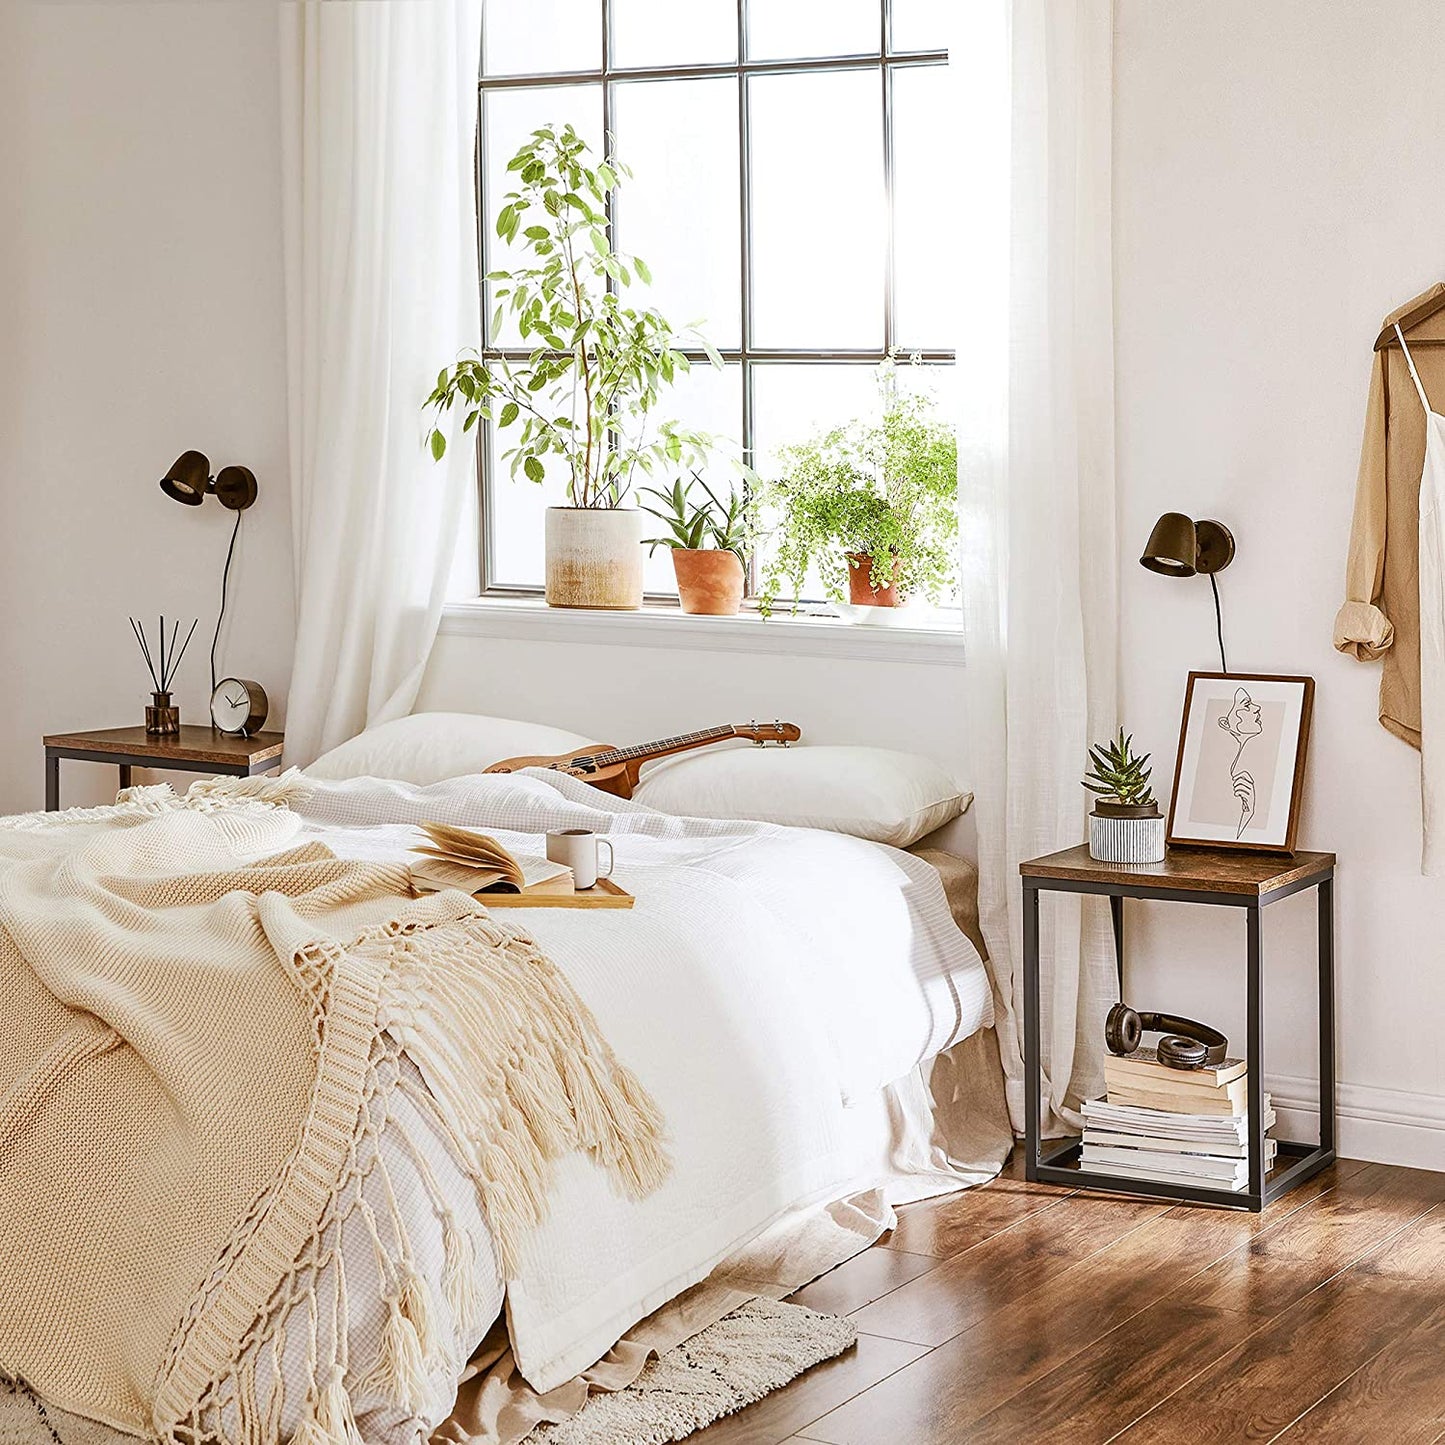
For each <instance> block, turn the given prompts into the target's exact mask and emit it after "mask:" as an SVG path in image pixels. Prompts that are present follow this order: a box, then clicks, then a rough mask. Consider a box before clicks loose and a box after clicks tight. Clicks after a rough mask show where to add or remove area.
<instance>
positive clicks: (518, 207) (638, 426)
mask: <svg viewBox="0 0 1445 1445" xmlns="http://www.w3.org/2000/svg"><path fill="white" fill-rule="evenodd" d="M507 169H508V171H509V172H510V173H512V174H513V175H515V176H516V177H517V189H516V190H513V191H509V192H508V193H507V195H506V196H505V197H504V199H503V204H502V207H501V210H500V211H499V212H498V213H497V223H496V226H497V235H498V236H499V237H500V238H501V239H502V240H503V241H505V242H507V243H508V244H515V245H517V246H518V247H519V248H520V249H521V250H522V251H523V252H524V253H526V256H527V259H526V261H525V262H524V263H522V264H519V265H518V266H516V267H515V268H514V269H512V270H507V271H492V272H490V273H489V274H488V276H487V280H488V282H489V283H491V284H492V287H493V290H492V296H493V299H494V300H495V302H496V309H495V312H494V313H493V316H492V318H491V325H490V327H489V329H488V334H489V337H490V343H489V345H488V346H487V347H486V348H485V349H484V350H483V351H482V352H481V353H479V354H474V355H471V356H465V357H463V358H462V359H461V360H459V361H458V362H456V364H455V365H453V366H451V367H445V368H443V369H442V371H441V373H440V375H439V376H438V377H437V384H436V386H435V387H434V388H433V390H432V393H431V395H430V396H428V397H427V399H426V405H427V406H429V407H431V408H432V409H433V417H432V426H431V429H430V431H429V432H428V443H429V445H430V447H431V451H432V455H433V456H434V457H435V458H437V459H438V460H440V459H441V457H442V456H443V455H444V454H445V452H446V445H447V441H446V437H445V435H444V434H443V432H442V429H441V428H442V422H443V421H444V419H445V418H444V413H447V412H450V411H451V409H452V407H453V406H454V405H455V404H456V403H458V402H460V403H461V404H462V407H463V410H464V411H465V417H464V420H463V423H462V430H463V432H464V433H466V432H470V431H471V430H472V429H473V428H474V427H475V426H476V424H477V422H478V420H479V419H481V418H484V417H485V418H487V419H488V420H490V421H492V422H495V424H496V425H497V426H498V427H499V428H501V430H503V431H504V432H508V433H509V434H510V435H512V436H514V437H515V441H514V442H513V444H512V445H511V447H510V448H509V449H508V450H506V451H504V452H503V453H502V460H503V461H505V462H507V463H508V465H509V466H510V469H511V475H512V477H513V478H514V479H515V478H516V477H517V475H518V473H520V474H521V475H522V476H524V477H525V478H527V479H528V480H529V481H532V482H538V483H540V482H542V481H543V480H544V479H545V477H546V462H547V460H548V459H549V458H557V459H560V461H561V464H562V465H563V467H565V469H566V474H567V502H568V505H567V506H565V507H549V508H548V509H547V518H546V549H547V601H548V603H549V604H550V605H551V606H553V607H600V608H636V607H640V606H641V605H642V549H641V546H640V543H641V540H642V529H641V520H642V516H641V513H640V512H639V511H638V510H637V509H636V508H634V507H627V506H624V502H625V501H626V499H627V496H628V493H629V491H630V490H631V488H632V485H633V482H634V480H635V479H636V476H637V473H638V472H639V470H640V471H641V472H642V473H643V474H644V475H647V474H650V473H651V472H652V471H653V470H654V469H655V468H656V469H661V468H662V467H676V466H679V465H682V466H687V465H691V464H696V463H700V462H702V461H703V460H704V459H705V457H706V455H707V453H708V450H709V445H710V438H708V437H707V436H705V435H703V434H702V433H699V432H693V431H688V430H686V429H684V428H682V427H680V426H677V425H676V424H675V423H673V422H670V421H661V422H659V421H657V420H656V418H655V417H654V415H653V414H654V412H655V411H656V408H657V405H658V402H659V400H660V398H661V396H662V393H663V391H664V390H665V389H666V388H668V387H670V386H671V385H672V384H673V382H674V381H675V380H676V378H677V377H678V376H679V375H681V374H682V373H683V372H685V371H687V370H688V369H689V366H690V363H689V361H688V358H687V356H686V355H685V353H684V347H688V348H694V349H699V350H702V351H703V352H705V353H706V355H707V356H708V357H709V359H710V360H711V361H712V363H713V364H714V365H715V366H721V365H722V359H721V358H720V357H719V356H718V354H717V352H716V351H715V350H714V349H713V347H712V346H711V345H710V344H709V343H708V342H707V341H706V340H704V339H703V338H702V337H701V336H698V335H696V334H695V333H693V332H683V331H679V330H677V329H676V328H674V327H673V326H672V324H671V323H670V322H669V321H668V320H667V319H666V318H665V317H664V316H662V314H661V313H660V312H658V311H655V310H652V309H651V308H648V307H642V306H634V305H632V304H630V303H629V302H628V301H627V299H626V297H627V294H628V292H629V291H630V290H631V288H632V287H633V286H634V284H636V283H637V282H641V283H643V284H648V283H650V282H651V279H652V278H651V275H650V274H649V272H648V269H647V265H646V263H645V262H644V261H643V260H642V259H641V258H640V257H637V256H627V255H624V254H622V253H621V252H618V251H616V250H614V249H613V246H612V240H611V234H610V229H609V223H608V219H607V205H608V199H609V196H610V194H611V193H612V192H613V191H614V190H615V189H616V188H617V186H618V184H619V180H620V179H621V178H622V177H624V176H626V175H627V174H629V173H628V171H627V169H626V168H625V167H624V166H622V165H620V164H619V163H618V162H617V160H616V159H615V158H613V157H611V156H609V157H607V158H606V159H604V160H601V161H598V160H596V159H595V158H594V157H593V155H592V153H591V151H590V150H589V148H588V146H587V144H586V143H585V142H584V141H583V140H582V139H581V137H579V136H578V134H577V132H576V131H575V130H574V129H573V128H572V127H571V126H570V125H569V126H564V127H562V129H561V130H560V131H559V130H558V129H556V128H555V127H553V126H543V127H542V128H541V129H540V130H536V131H534V132H533V133H532V136H531V138H530V139H529V140H528V141H527V143H526V144H525V145H524V146H523V147H522V148H521V149H520V150H519V151H518V152H517V154H516V155H515V156H513V157H512V159H511V161H510V162H509V163H508V165H507ZM508 313H510V315H511V316H512V318H513V319H514V321H515V323H516V327H517V331H518V333H519V334H520V336H521V338H522V343H523V345H526V346H529V347H531V348H532V349H531V351H530V353H529V355H528V356H527V359H526V360H525V361H510V360H508V359H507V357H506V356H505V355H504V354H503V351H502V350H501V348H500V347H499V346H498V338H499V336H500V333H501V329H502V322H503V318H504V316H506V315H507V314H508ZM513 428H515V429H516V430H515V431H513V430H512V429H513Z"/></svg>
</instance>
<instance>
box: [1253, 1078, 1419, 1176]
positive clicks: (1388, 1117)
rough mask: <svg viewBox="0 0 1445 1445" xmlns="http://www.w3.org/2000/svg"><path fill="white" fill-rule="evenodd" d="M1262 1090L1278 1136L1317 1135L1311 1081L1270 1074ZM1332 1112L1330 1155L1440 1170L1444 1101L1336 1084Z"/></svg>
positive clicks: (1317, 1096) (1316, 1108) (1315, 1100)
mask: <svg viewBox="0 0 1445 1445" xmlns="http://www.w3.org/2000/svg"><path fill="white" fill-rule="evenodd" d="M1265 1087H1266V1088H1267V1089H1268V1090H1269V1092H1270V1093H1271V1094H1273V1095H1274V1107H1275V1112H1276V1113H1277V1114H1278V1115H1279V1122H1278V1124H1277V1125H1276V1127H1275V1133H1277V1134H1278V1135H1279V1137H1280V1138H1282V1139H1304V1140H1309V1139H1315V1138H1318V1137H1319V1132H1318V1131H1319V1100H1320V1091H1319V1085H1318V1084H1316V1083H1315V1081H1314V1080H1313V1079H1295V1078H1289V1077H1288V1076H1284V1075H1276V1076H1271V1077H1270V1078H1268V1080H1267V1081H1266V1084H1265ZM1335 1111H1336V1118H1337V1120H1338V1123H1337V1133H1338V1138H1337V1140H1336V1142H1335V1152H1336V1153H1337V1154H1339V1155H1340V1156H1341V1157H1342V1158H1345V1159H1368V1160H1370V1161H1371V1162H1373V1163H1378V1164H1404V1165H1408V1166H1410V1167H1411V1168H1415V1169H1439V1170H1445V1097H1442V1096H1440V1095H1438V1094H1410V1093H1405V1092H1403V1091H1402V1090H1398V1089H1377V1088H1374V1087H1371V1086H1370V1085H1366V1084H1338V1085H1336V1088H1335Z"/></svg>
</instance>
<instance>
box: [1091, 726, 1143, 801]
mask: <svg viewBox="0 0 1445 1445" xmlns="http://www.w3.org/2000/svg"><path fill="white" fill-rule="evenodd" d="M1133 748H1134V738H1133V735H1132V734H1130V735H1129V736H1127V737H1126V736H1125V735H1124V729H1123V728H1120V729H1119V736H1118V737H1117V738H1115V739H1114V740H1113V741H1112V742H1107V743H1095V744H1094V745H1093V746H1092V747H1091V748H1090V749H1089V762H1090V764H1091V769H1090V771H1089V773H1088V774H1086V775H1085V777H1084V780H1083V783H1084V786H1085V787H1086V788H1088V789H1089V791H1090V792H1091V793H1098V794H1101V795H1102V796H1104V797H1109V798H1114V799H1116V800H1117V801H1118V802H1120V803H1128V804H1131V805H1138V806H1144V807H1147V806H1148V805H1150V804H1152V803H1153V802H1154V791H1153V789H1152V788H1151V787H1150V786H1149V778H1150V774H1151V769H1150V768H1149V765H1148V764H1149V758H1150V756H1151V755H1150V754H1149V753H1145V754H1144V756H1143V757H1142V758H1141V757H1136V756H1135V755H1134V751H1133Z"/></svg>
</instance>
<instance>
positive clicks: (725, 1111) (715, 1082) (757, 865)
mask: <svg viewBox="0 0 1445 1445" xmlns="http://www.w3.org/2000/svg"><path fill="white" fill-rule="evenodd" d="M293 806H294V807H295V809H296V811H297V812H298V813H300V814H301V816H302V818H303V821H304V827H305V830H306V832H307V833H309V834H311V835H312V836H315V837H319V838H321V839H322V840H324V841H325V842H326V843H327V844H328V845H329V846H330V847H331V848H332V849H333V850H335V851H336V852H337V853H338V854H341V855H343V856H349V857H365V858H389V859H396V858H400V857H403V856H404V855H405V854H406V853H407V851H408V850H409V849H410V847H411V846H412V844H413V843H414V842H416V841H417V839H418V835H417V834H416V832H415V828H414V825H415V824H416V823H417V822H419V821H421V820H423V819H426V820H438V821H446V822H454V823H460V824H464V825H467V826H470V827H477V828H481V829H483V830H485V831H487V832H489V833H492V834H494V835H495V836H497V837H498V838H500V839H501V841H502V842H504V843H505V844H507V845H508V846H509V847H511V848H513V849H515V850H520V851H524V852H525V851H532V852H534V853H535V852H540V851H541V840H540V838H539V836H538V835H540V834H541V833H543V832H545V831H547V830H548V829H552V828H564V827H565V828H579V827H581V828H591V829H594V830H595V831H597V832H599V833H604V834H606V835H607V836H608V837H609V838H610V839H611V840H612V841H613V844H614V847H615V849H616V858H617V866H616V873H615V877H616V879H617V881H618V882H619V883H620V884H621V885H622V886H623V887H625V888H626V889H627V890H628V891H629V892H631V893H633V894H635V895H636V898H637V902H636V906H635V907H634V908H632V909H630V910H625V911H624V910H596V911H594V910H569V909H555V910H553V909H527V910H514V911H511V912H509V913H502V915H501V916H503V917H505V918H506V919H507V920H508V921H509V922H511V923H513V924H516V925H518V926H521V927H524V928H526V929H528V930H530V931H531V932H532V933H533V934H534V935H535V937H536V938H537V939H538V941H539V942H540V943H541V945H542V947H543V948H544V949H545V951H546V952H547V953H548V955H549V956H550V957H551V958H552V959H553V960H554V961H555V962H556V964H557V965H558V967H560V968H561V969H562V970H563V971H564V972H565V973H566V974H567V976H568V977H569V978H570V979H571V981H572V983H573V984H574V985H575V987H576V988H577V989H578V991H579V992H580V993H581V995H582V996H583V998H584V999H585V1000H586V1001H587V1003H588V1004H589V1005H590V1006H591V1008H592V1009H593V1010H594V1012H595V1013H596V1016H597V1018H598V1021H599V1023H600V1024H601V1026H602V1028H603V1031H604V1032H605V1033H606V1035H607V1037H608V1039H609V1040H610V1041H611V1043H612V1045H613V1047H614V1048H615V1049H616V1051H617V1053H618V1054H619V1055H620V1056H621V1058H622V1059H624V1060H625V1061H626V1062H627V1063H628V1064H629V1065H630V1066H631V1067H632V1068H633V1069H634V1070H636V1072H637V1074H638V1075H639V1077H640V1078H641V1079H642V1081H643V1082H644V1083H645V1084H646V1086H647V1087H648V1089H649V1090H650V1091H651V1092H652V1095H653V1097H654V1098H655V1099H656V1100H657V1102H658V1104H659V1105H660V1107H661V1109H662V1111H663V1113H664V1115H665V1116H666V1119H667V1124H668V1130H669V1135H670V1149H671V1154H672V1159H673V1163H674V1168H673V1172H672V1175H671V1177H670V1178H669V1180H668V1181H667V1183H666V1184H665V1185H664V1186H663V1187H662V1188H661V1189H660V1190H658V1191H657V1193H655V1194H654V1195H652V1196H651V1197H650V1198H648V1199H647V1200H645V1201H643V1202H642V1203H640V1204H636V1203H628V1202H627V1201H625V1200H623V1199H622V1198H620V1197H619V1196H618V1195H616V1194H615V1193H613V1192H612V1190H611V1189H610V1187H609V1186H608V1184H607V1182H606V1179H605V1177H604V1176H603V1174H602V1172H601V1171H599V1170H597V1169H595V1168H592V1167H591V1166H590V1165H589V1164H587V1163H586V1162H585V1161H583V1160H580V1159H573V1160H567V1161H564V1162H563V1163H562V1165H561V1166H560V1168H559V1170H558V1173H557V1177H556V1183H555V1188H554V1190H553V1195H552V1199H551V1207H550V1215H549V1218H548V1220H547V1222H546V1223H545V1224H544V1225H543V1226H542V1227H541V1228H540V1229H538V1230H537V1231H536V1232H535V1233H534V1235H533V1236H532V1237H531V1239H530V1240H529V1241H528V1242H527V1244H526V1246H525V1248H524V1249H523V1251H522V1254H521V1259H520V1262H519V1265H518V1267H517V1270H516V1274H515V1277H514V1278H512V1279H509V1280H507V1281H505V1287H506V1308H507V1311H508V1321H509V1325H510V1330H511V1338H512V1344H513V1348H514V1351H515V1355H516V1358H517V1362H518V1366H519V1368H520V1370H521V1372H522V1373H523V1374H524V1375H525V1377H526V1378H527V1380H528V1382H529V1383H531V1384H532V1385H533V1386H534V1387H536V1388H537V1389H539V1390H547V1389H550V1388H552V1387H553V1386H555V1385H557V1384H558V1383H560V1382H561V1381H563V1380H566V1379H568V1378H570V1377H571V1376H573V1375H575V1374H577V1373H578V1372H579V1371H580V1370H582V1369H584V1368H586V1367H587V1366H588V1365H590V1364H591V1363H592V1362H593V1361H594V1360H596V1359H597V1358H598V1357H599V1356H601V1355H602V1354H603V1353H605V1352H606V1351H607V1350H608V1349H609V1348H610V1347H611V1346H612V1344H613V1343H614V1342H615V1341H616V1340H617V1338H618V1337H619V1335H621V1334H622V1333H623V1331H624V1330H626V1329H627V1328H628V1327H629V1326H630V1325H632V1324H633V1323H635V1322H636V1321H637V1320H639V1319H641V1318H643V1317H644V1316H646V1315H647V1314H649V1313H651V1312H652V1311H653V1310H654V1309H656V1308H657V1307H658V1306H660V1305H661V1304H663V1303H664V1302H666V1301H667V1300H669V1299H671V1298H672V1297H673V1296H674V1295H676V1294H677V1293H679V1291H681V1290H683V1289H685V1288H686V1287H687V1286H689V1285H691V1284H693V1283H695V1282H696V1281H698V1280H700V1279H702V1278H703V1277H704V1276H706V1275H707V1274H708V1272H709V1271H710V1270H711V1269H712V1268H713V1266H714V1265H715V1264H717V1263H718V1262H719V1261H720V1260H722V1259H723V1258H725V1257H726V1256H727V1255H729V1254H731V1253H733V1252H734V1251H735V1250H736V1249H737V1248H738V1247H739V1246H740V1245H742V1244H743V1243H745V1242H746V1241H748V1240H750V1239H752V1238H753V1237H755V1236H756V1235H758V1234H759V1233H760V1232H761V1231H762V1230H763V1229H764V1228H766V1227H767V1226H768V1224H769V1223H771V1222H772V1221H773V1220H775V1219H776V1218H777V1217H778V1216H779V1215H781V1214H782V1213H783V1212H784V1211H786V1210H788V1209H790V1208H794V1207H796V1206H799V1205H803V1204H806V1203H809V1202H814V1201H822V1200H827V1199H833V1198H838V1197H840V1196H842V1195H843V1194H845V1193H847V1192H849V1191H850V1190H852V1189H854V1188H859V1187H865V1186H867V1185H869V1184H872V1183H874V1182H876V1173H877V1169H878V1163H877V1158H876V1154H875V1153H874V1152H872V1151H869V1150H865V1149H864V1148H862V1147H860V1144H859V1142H858V1136H859V1131H858V1130H857V1129H855V1128H850V1122H851V1112H852V1111H853V1110H854V1108H855V1106H857V1105H860V1104H863V1103H865V1102H868V1101H876V1098H877V1094H878V1091H879V1090H880V1089H881V1088H882V1087H883V1086H884V1085H886V1084H888V1083H890V1082H891V1081H893V1080H896V1079H898V1078H900V1077H901V1076H903V1075H906V1074H908V1073H909V1072H910V1071H911V1070H912V1069H913V1068H914V1067H915V1066H916V1065H917V1064H919V1063H920V1062H922V1061H924V1060H926V1059H928V1058H930V1057H932V1056H933V1055H934V1054H936V1053H938V1052H939V1051H940V1050H942V1049H944V1048H947V1047H948V1046H949V1045H951V1044H953V1043H955V1042H956V1041H958V1040H960V1039H962V1038H965V1037H967V1036H968V1035H970V1034H971V1033H973V1032H974V1031H975V1030H976V1029H978V1028H980V1027H983V1026H985V1025H988V1024H990V1023H991V1022H992V1011H991V1002H990V993H989V987H988V982H987V978H986V976H985V972H984V968H983V965H982V963H981V961H980V959H979V957H978V954H977V952H976V951H975V949H974V948H973V946H972V944H970V943H969V942H968V940H967V939H966V938H965V937H964V936H963V935H962V934H961V933H960V932H959V931H958V929H957V928H956V927H955V925H954V924H953V921H952V919H951V917H950V915H949V912H948V908H947V905H946V903H945V901H944V897H943V893H942V889H941V887H940V885H939V882H938V878H937V875H936V874H935V873H934V871H933V869H932V868H930V867H929V866H928V865H927V864H925V863H923V862H920V861H919V860H917V859H914V858H912V857H910V856H908V855H907V854H904V853H900V852H897V851H895V850H893V849H891V848H886V847H883V846H881V845H878V844H873V843H865V842H861V841H859V840H856V839H852V838H846V837H842V836H839V835H836V834H829V833H820V832H814V831H811V830H804V829H792V828H780V827H775V826H771V825H767V824H753V823H736V822H727V823H724V822H710V821H701V820H691V819H677V818H669V817H666V816H664V815H662V814H659V813H655V812H653V811H651V810H649V809H647V808H644V807H642V806H640V805H638V804H633V803H628V802H623V801H620V800H617V799H612V798H608V797H605V796H604V795H601V794H599V793H598V792H596V791H595V790H594V789H591V788H589V787H587V786H586V785H585V784H584V783H581V782H580V781H577V780H575V779H572V778H568V777H565V776H562V775H559V774H552V773H543V772H531V773H522V774H513V775H507V776H503V775H496V776H473V777H466V778H458V779H453V780H450V781H448V782H444V783H437V784H434V785H432V786H430V787H426V788H419V787H414V786H412V785H409V784H402V783H393V782H383V781H378V780H374V779H360V780H354V781H350V782H340V783H331V782H320V783H317V784H316V785H315V787H314V790H313V791H312V792H311V794H310V796H309V797H308V798H307V799H306V800H304V801H301V802H297V803H296V804H294V805H293ZM499 912H501V910H499ZM365 1313H366V1311H365V1307H364V1305H362V1304H361V1303H360V1302H358V1320H357V1328H358V1329H360V1330H361V1331H362V1332H367V1322H366V1321H365V1319H364V1318H362V1316H364V1315H365ZM475 1343H476V1341H475V1340H471V1341H469V1342H463V1341H458V1342H457V1344H458V1351H457V1353H458V1355H459V1356H460V1357H464V1356H465V1353H466V1351H467V1350H468V1349H469V1348H470V1347H471V1345H474V1344H475ZM444 1397H445V1390H444V1389H442V1390H440V1391H439V1393H438V1401H439V1405H438V1408H439V1411H440V1414H444V1413H445V1412H446V1409H445V1406H444V1405H441V1404H440V1401H442V1400H443V1399H444ZM438 1418H439V1417H438ZM431 1423H435V1421H433V1422H431ZM368 1438H371V1437H368Z"/></svg>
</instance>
